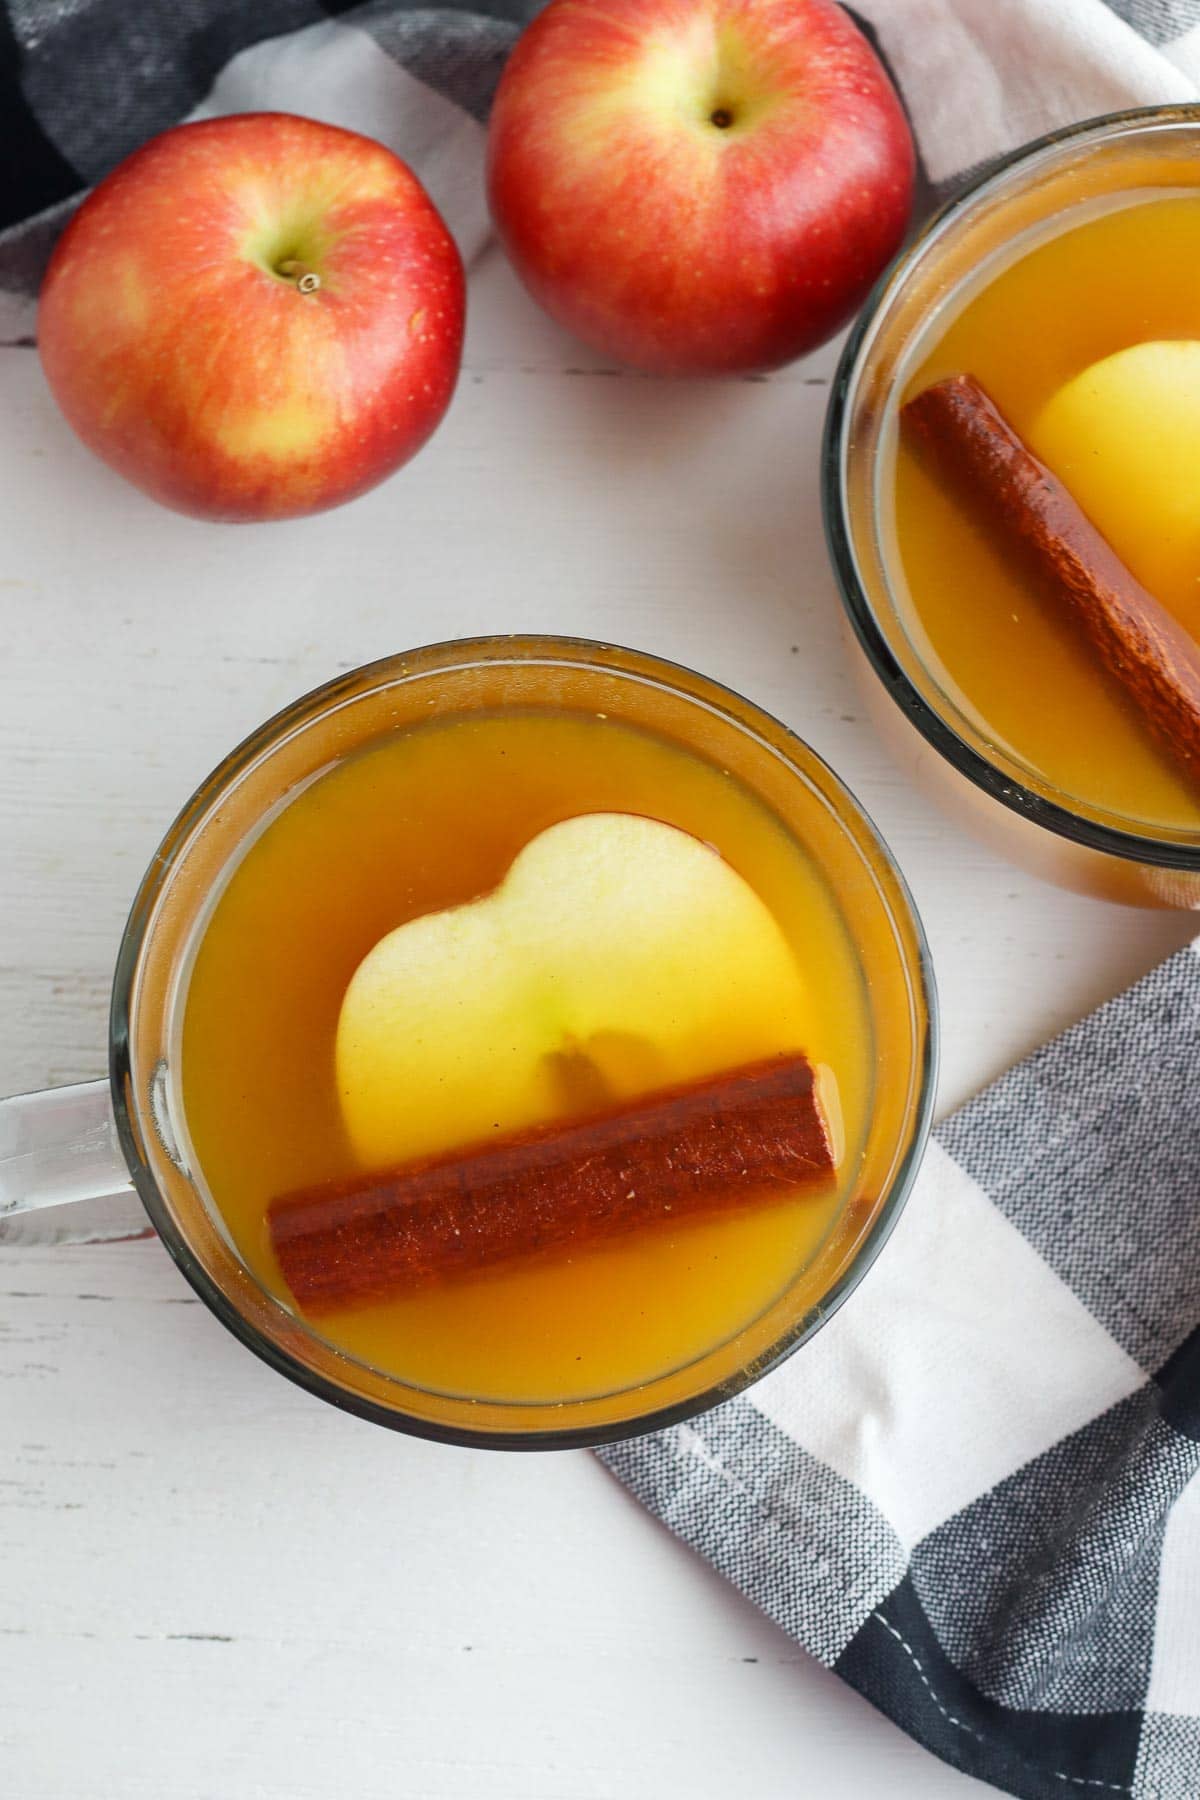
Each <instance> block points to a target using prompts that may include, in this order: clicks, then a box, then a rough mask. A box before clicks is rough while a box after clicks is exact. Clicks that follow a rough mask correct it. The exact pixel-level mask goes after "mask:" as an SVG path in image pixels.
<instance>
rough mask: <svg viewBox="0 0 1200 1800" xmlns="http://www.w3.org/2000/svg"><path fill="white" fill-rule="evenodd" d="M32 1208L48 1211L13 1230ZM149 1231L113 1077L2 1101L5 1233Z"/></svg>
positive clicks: (0, 1174) (88, 1235)
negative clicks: (133, 1181) (121, 1129)
mask: <svg viewBox="0 0 1200 1800" xmlns="http://www.w3.org/2000/svg"><path fill="white" fill-rule="evenodd" d="M61 1208H71V1209H72V1211H71V1212H70V1213H69V1214H64V1213H63V1212H61V1211H60V1210H59V1209H61ZM33 1214H41V1215H43V1217H42V1218H41V1219H40V1220H39V1221H38V1222H37V1224H36V1225H35V1224H34V1221H33V1219H32V1218H30V1220H29V1226H28V1228H27V1229H26V1228H24V1227H23V1228H22V1229H20V1231H19V1232H18V1231H16V1230H15V1229H14V1230H11V1231H10V1230H9V1223H10V1221H13V1220H15V1219H17V1218H18V1217H23V1216H24V1215H33ZM145 1229H147V1221H146V1215H145V1213H144V1212H143V1211H142V1208H141V1204H140V1202H139V1201H138V1199H137V1196H136V1194H135V1193H134V1191H133V1188H132V1186H131V1185H130V1180H129V1170H128V1168H127V1167H126V1164H125V1158H124V1157H123V1156H122V1154H121V1146H120V1143H119V1141H118V1138H117V1124H116V1120H115V1119H114V1118H113V1111H112V1101H111V1098H110V1094H109V1086H108V1082H107V1081H83V1082H79V1083H77V1084H76V1085H75V1086H74V1087H61V1088H47V1089H45V1090H44V1091H43V1092H42V1093H38V1094H14V1095H13V1096H12V1097H11V1098H10V1099H7V1100H0V1235H2V1236H4V1237H11V1236H18V1235H19V1236H20V1237H21V1238H26V1239H33V1238H36V1239H37V1240H38V1241H40V1242H43V1243H44V1242H47V1241H51V1240H61V1239H64V1238H73V1239H75V1240H76V1241H80V1240H83V1239H91V1240H96V1239H99V1238H113V1237H128V1236H130V1235H131V1234H132V1233H134V1232H138V1231H143V1230H145Z"/></svg>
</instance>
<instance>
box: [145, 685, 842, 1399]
mask: <svg viewBox="0 0 1200 1800" xmlns="http://www.w3.org/2000/svg"><path fill="white" fill-rule="evenodd" d="M602 811H623V812H633V813H641V814H645V815H647V816H650V817H653V818H656V819H661V820H665V821H667V822H668V823H671V824H674V825H677V826H680V827H681V828H682V829H684V830H687V831H690V832H692V833H693V834H694V835H696V836H698V837H701V838H703V839H706V840H708V841H709V842H711V843H713V844H714V845H716V847H717V848H718V849H719V850H720V852H721V853H722V855H723V856H724V857H725V858H726V859H727V860H728V861H729V862H730V863H731V864H732V866H733V867H734V868H735V869H736V870H737V871H738V872H739V873H740V874H741V875H742V876H744V877H745V878H746V879H747V880H748V881H749V882H750V883H751V885H752V886H753V887H754V888H755V889H756V890H757V892H758V893H759V894H760V896H761V897H762V898H763V900H764V901H765V902H766V903H767V905H768V906H769V907H770V909H771V911H772V912H773V913H774V915H775V917H776V919H777V920H778V922H779V924H780V926H781V927H782V929H783V931H784V932H785V934H786V936H787V937H788V939H789V941H790V943H791V945H792V946H793V948H794V951H795V954H796V956H797V958H798V960H799V963H800V967H801V969H802V970H803V972H804V975H805V978H806V980H807V983H808V987H809V993H810V998H811V1003H812V1005H811V1013H812V1020H813V1029H812V1036H813V1041H812V1042H811V1043H810V1044H807V1045H806V1046H805V1048H806V1050H807V1051H808V1054H809V1055H810V1057H811V1058H812V1059H813V1060H814V1062H821V1063H825V1064H827V1065H829V1067H830V1068H831V1069H832V1070H833V1072H834V1074H835V1076H836V1080H837V1086H838V1090H839V1093H840V1099H841V1107H842V1111H843V1115H844V1128H845V1140H846V1147H845V1154H844V1157H843V1161H842V1164H841V1176H842V1178H841V1181H840V1184H839V1186H838V1188H837V1190H836V1191H834V1190H826V1191H823V1192H820V1193H809V1194H806V1195H799V1194H798V1195H797V1196H796V1197H794V1198H789V1199H786V1200H784V1201H783V1202H781V1203H776V1204H770V1205H763V1206H758V1207H755V1208H751V1209H749V1210H743V1211H740V1212H737V1211H731V1212H729V1213H726V1214H725V1215H723V1216H721V1217H715V1218H709V1219H706V1220H704V1221H691V1222H689V1223H687V1224H686V1225H681V1226H678V1227H663V1226H660V1225H655V1226H654V1227H651V1228H646V1229H643V1230H641V1231H639V1232H637V1233H636V1234H634V1235H631V1236H629V1237H627V1238H624V1239H621V1240H619V1241H615V1242H612V1243H610V1244H607V1245H605V1246H597V1245H591V1246H587V1247H581V1248H580V1249H579V1250H578V1252H577V1253H574V1254H572V1255H570V1256H560V1257H557V1258H555V1259H551V1260H547V1261H545V1262H539V1263H529V1264H526V1265H519V1264H510V1265H508V1266H505V1267H503V1268H497V1269H495V1270H494V1271H491V1272H489V1273H487V1274H486V1275H479V1276H477V1277H475V1278H473V1279H470V1280H466V1281H462V1282H459V1283H456V1284H447V1285H443V1286H440V1287H435V1288H429V1289H426V1290H425V1291H423V1292H420V1293H417V1294H414V1295H412V1296H410V1297H406V1298H403V1299H395V1300H391V1301H389V1302H387V1303H385V1304H383V1303H381V1304H371V1305H368V1306H363V1307H358V1308H353V1309H344V1310H342V1311H339V1312H338V1313H335V1314H332V1315H328V1314H326V1315H323V1316H322V1318H321V1320H320V1321H319V1329H320V1331H321V1333H322V1334H323V1335H324V1336H325V1337H326V1338H328V1339H330V1340H331V1341H332V1342H334V1343H335V1344H336V1345H338V1346H339V1347H341V1348H344V1349H345V1350H347V1351H349V1352H351V1353H352V1354H353V1355H355V1356H356V1357H359V1358H362V1359H364V1360H365V1361H367V1362H369V1363H370V1364H372V1365H373V1366H375V1367H377V1368H381V1369H383V1370H385V1371H387V1372H388V1373H390V1374H394V1375H397V1376H399V1377H400V1378H402V1379H404V1380H406V1381H408V1382H410V1383H414V1384H418V1385H420V1386H423V1387H426V1388H428V1389H432V1390H436V1391H438V1392H441V1393H447V1394H455V1395H465V1396H468V1397H473V1398H477V1399H483V1398H487V1399H498V1400H507V1401H518V1402H520V1401H529V1402H546V1401H566V1400H571V1399H577V1398H580V1397H582V1396H585V1395H591V1394H601V1393H613V1392H616V1391H619V1390H622V1389H624V1388H627V1387H629V1386H632V1385H634V1384H637V1383H639V1382H643V1381H646V1380H650V1379H652V1378H654V1377H656V1376H659V1375H661V1374H664V1373H666V1372H668V1371H670V1370H672V1369H675V1368H679V1367H682V1366H685V1365H686V1364H687V1363H689V1362H690V1361H691V1360H693V1359H694V1358H696V1357H697V1356H700V1355H702V1354H704V1353H705V1352H707V1351H709V1350H711V1349H712V1348H714V1347H715V1346H716V1345H717V1344H719V1343H722V1342H724V1341H726V1340H728V1339H729V1338H731V1337H732V1336H733V1335H735V1334H736V1333H737V1332H738V1331H739V1330H740V1329H741V1328H743V1327H744V1326H746V1325H747V1324H748V1323H750V1322H751V1321H752V1320H753V1319H754V1318H755V1317H756V1316H757V1315H758V1314H759V1313H760V1312H761V1311H762V1310H763V1309H764V1308H765V1307H766V1306H767V1305H768V1304H769V1303H770V1302H771V1301H772V1300H774V1299H775V1298H776V1297H777V1296H778V1295H779V1294H780V1293H781V1292H782V1291H783V1290H784V1289H786V1288H787V1286H788V1284H789V1283H790V1282H791V1281H792V1280H793V1279H794V1278H795V1277H796V1275H797V1274H798V1273H799V1272H800V1271H801V1270H802V1269H803V1268H804V1267H805V1266H806V1265H807V1264H808V1263H809V1262H810V1261H811V1259H812V1258H813V1256H814V1255H815V1254H816V1252H817V1250H818V1248H819V1247H820V1246H821V1244H822V1243H823V1241H824V1240H825V1238H826V1236H827V1234H828V1233H829V1231H830V1229H831V1226H832V1225H833V1223H834V1221H835V1219H836V1218H837V1216H838V1214H839V1212H840V1210H841V1208H842V1206H843V1204H844V1202H845V1200H846V1197H847V1195H848V1194H849V1193H851V1192H852V1191H853V1181H854V1176H855V1171H856V1168H857V1166H858V1162H859V1152H860V1147H861V1145H862V1143H863V1140H864V1135H865V1130H866V1124H867V1117H868V1109H869V1106H870V1100H871V1086H872V1080H873V1072H874V1047H873V1043H872V1036H871V1023H870V1015H869V1010H868V1004H867V996H866V991H865V988H864V981H863V975H862V970H861V967H860V963H859V959H858V956H857V954H856V951H855V947H854V943H853V942H852V938H851V934H850V931H849V929H848V927H847V923H846V921H845V920H844V919H843V917H842V916H841V913H840V911H839V909H838V906H837V904H836V903H835V901H834V898H833V896H832V894H831V892H830V889H829V887H828V886H827V884H826V882H825V881H824V879H823V878H822V876H821V874H820V872H819V871H818V869H817V868H816V867H815V866H814V864H813V862H812V861H811V859H810V858H809V856H808V855H807V854H806V852H805V850H804V848H803V847H802V845H801V844H800V843H798V842H797V841H796V839H795V838H794V837H793V836H792V835H791V834H790V833H789V832H788V831H787V830H786V829H785V827H784V826H783V825H782V823H781V822H780V821H779V820H778V819H777V818H776V817H775V816H774V815H773V814H772V813H771V812H769V811H768V810H767V809H766V808H765V807H764V806H763V805H762V804H761V803H760V802H759V801H758V800H757V799H756V798H755V797H754V796H753V795H752V794H750V792H749V791H748V790H746V789H745V788H743V787H742V786H741V785H740V784H739V783H738V782H737V781H736V780H735V779H733V778H731V777H730V776H728V775H726V774H725V773H723V772H722V770H721V769H720V768H718V767H716V766H714V765H713V764H711V763H709V762H707V761H706V760H704V759H703V758H702V757H701V756H699V755H694V754H692V753H691V752H689V751H688V750H686V749H683V748H681V747H680V746H678V745H676V744H674V743H671V742H669V741H667V740H666V739H661V738H658V737H657V736H654V735H652V734H650V733H648V732H645V731H642V730H641V729H638V728H634V727H630V726H625V725H622V724H620V723H618V722H616V721H615V720H613V719H604V720H601V719H599V718H595V717H592V716H590V715H585V714H577V713H561V712H556V711H552V710H549V709H548V710H546V711H538V710H531V711H528V712H522V713H515V712H514V713H505V714H496V715H488V714H478V715H473V716H468V717H463V718H460V719H456V720H452V721H450V722H446V723H438V724H430V725H427V726H423V727H419V728H417V729H414V730H411V731H407V732H405V733H402V734H399V735H397V736H395V737H393V738H391V739H387V740H384V741H383V742H382V743H379V744H377V745H375V746H373V747H371V748H368V749H366V750H364V751H360V752H359V753H357V754H354V755H352V756H350V757H349V758H348V759H347V760H346V761H344V762H342V763H340V764H338V765H337V766H336V767H334V768H332V769H331V770H329V771H327V772H326V773H324V774H323V775H321V776H320V777H318V778H317V779H316V780H315V781H314V782H313V783H311V784H310V785H309V786H308V787H306V788H304V789H303V790H302V791H301V792H300V793H299V794H298V795H297V796H296V797H295V798H294V799H292V800H291V802H290V803H289V804H287V805H286V806H285V807H284V809H283V810H282V811H280V812H279V813H278V814H277V815H276V816H275V817H274V819H273V820H272V821H271V822H270V823H269V824H268V825H267V826H266V827H265V829H263V830H262V831H261V832H260V834H259V836H258V837H257V838H256V839H255V841H254V842H253V843H252V844H251V845H250V847H249V849H248V850H247V851H246V852H245V853H244V855H243V856H242V857H241V860H240V861H239V862H238V863H237V866H236V867H235V869H234V871H233V873H232V875H231V877H230V878H229V879H228V881H227V883H226V885H225V886H224V888H223V890H222V891H221V893H220V895H219V898H218V900H217V902H216V904H215V907H214V909H213V910H212V912H211V914H210V916H209V918H208V921H207V924H206V925H205V926H204V928H203V932H202V936H201V938H200V942H199V945H198V949H197V951H196V954H195V959H194V964H193V967H192V970H191V973H190V976H189V978H188V986H187V992H186V1000H185V1011H184V1022H183V1038H182V1055H181V1071H182V1073H181V1088H182V1100H183V1110H184V1114H185V1117H186V1122H187V1130H188V1134H189V1136H190V1140H191V1146H192V1149H193V1152H194V1155H195V1158H196V1161H197V1164H198V1167H199V1170H200V1173H201V1176H202V1179H203V1182H204V1183H205V1184H206V1186H207V1189H208V1191H209V1194H210V1196H211V1197H212V1200H213V1202H214V1204H215V1206H216V1207H217V1209H218V1210H219V1212H220V1214H221V1215H222V1216H223V1218H224V1220H225V1222H226V1225H227V1227H228V1230H229V1232H230V1233H231V1235H232V1237H233V1239H234V1241H235V1243H236V1246H237V1248H238V1250H239V1252H240V1254H241V1256H242V1257H243V1259H244V1260H245V1262H246V1263H247V1265H248V1266H249V1267H250V1269H251V1270H252V1271H253V1272H254V1273H255V1274H256V1275H257V1276H258V1277H259V1279H260V1280H261V1281H262V1282H263V1283H264V1284H265V1285H266V1286H267V1287H268V1288H269V1289H270V1290H271V1291H272V1292H274V1293H276V1294H277V1295H279V1296H280V1297H281V1298H283V1299H285V1300H286V1299H287V1290H286V1288H285V1286H284V1283H283V1281H282V1278H281V1276H280V1273H279V1270H278V1268H277V1266H276V1263H275V1260H274V1256H273V1253H272V1251H271V1248H270V1244H269V1240H268V1234H267V1229H266V1213H267V1208H268V1205H269V1203H270V1202H271V1200H272V1199H273V1198H275V1197H276V1196H279V1195H281V1194H285V1193H288V1192H289V1191H293V1190H295V1189H298V1188H302V1187H306V1186H310V1185H312V1184H314V1183H318V1182H320V1181H322V1180H325V1179H329V1178H333V1177H341V1176H346V1175H349V1174H351V1173H353V1172H355V1170H356V1167H357V1165H356V1162H355V1158H354V1155H353V1153H352V1151H351V1149H350V1147H349V1144H348V1142H347V1139H346V1136H345V1133H344V1129H343V1125H342V1120H341V1116H340V1112H339V1101H338V1095H337V1092H336V1087H335V1081H334V1038H335V1031H336V1026H337V1020H338V1013H339V1009H340V1007H341V1002H342V997H343V994H344V992H345V989H346V985H347V983H348V982H349V980H350V978H351V976H352V975H353V974H354V971H355V969H356V968H357V967H358V964H359V963H360V962H361V960H362V958H363V957H364V956H365V955H366V953H367V952H368V951H369V950H370V949H371V948H372V947H373V946H374V945H375V944H376V943H377V942H378V940H379V939H380V938H382V937H383V936H384V935H385V934H386V933H388V932H389V931H391V930H392V929H393V928H394V927H396V926H398V925H401V924H403V923H404V922H405V921H406V920H408V919H412V918H415V917H417V916H418V915H421V914H424V913H428V912H432V911H436V910H438V909H442V908H445V907H449V906H454V905H458V904H461V903H464V902H469V901H471V900H473V899H476V898H478V897H480V896H482V895H484V894H487V893H489V892H490V891H491V890H493V889H494V888H495V887H496V886H497V884H498V883H499V882H500V881H501V879H502V877H503V876H504V874H505V872H506V871H507V869H508V868H509V866H510V864H511V863H512V861H513V858H514V857H515V856H516V854H517V852H518V851H519V850H520V849H521V848H522V847H523V846H524V845H525V844H527V843H528V842H529V840H530V839H531V838H533V837H534V836H535V835H536V834H537V833H538V832H540V831H542V830H544V829H545V828H546V827H547V826H549V825H551V824H554V823H556V822H557V821H559V820H562V819H565V818H570V817H572V816H574V815H576V814H579V813H586V812H602Z"/></svg>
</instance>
